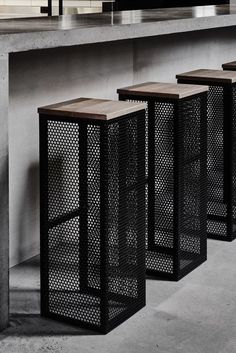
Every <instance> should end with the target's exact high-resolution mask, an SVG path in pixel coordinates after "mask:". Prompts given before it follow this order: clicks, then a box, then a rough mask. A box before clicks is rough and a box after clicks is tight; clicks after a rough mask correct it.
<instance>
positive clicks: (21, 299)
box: [0, 256, 98, 341]
mask: <svg viewBox="0 0 236 353" xmlns="http://www.w3.org/2000/svg"><path fill="white" fill-rule="evenodd" d="M39 272H40V260H39V256H36V257H34V258H32V259H30V260H27V261H25V262H23V263H21V264H20V265H17V266H15V267H13V268H11V269H10V320H9V327H8V328H7V329H5V330H4V331H3V332H1V333H0V341H1V340H3V339H4V338H6V337H8V336H16V337H17V336H27V337H30V336H41V337H42V336H46V337H48V336H88V335H97V334H98V333H96V332H94V331H90V330H87V329H82V328H80V327H78V326H74V325H71V324H68V323H62V322H59V321H56V320H51V319H47V318H44V317H42V316H41V315H40V285H39V282H40V280H39V277H40V276H39Z"/></svg>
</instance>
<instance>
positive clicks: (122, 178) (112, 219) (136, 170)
mask: <svg viewBox="0 0 236 353" xmlns="http://www.w3.org/2000/svg"><path fill="white" fill-rule="evenodd" d="M144 128H145V122H144V116H143V115H140V116H139V115H137V117H136V118H135V117H133V118H132V119H124V120H121V121H119V122H117V123H113V124H111V125H109V126H108V219H107V224H108V252H109V256H108V305H109V310H108V318H109V320H110V323H111V325H114V324H115V323H116V322H117V321H118V320H120V319H121V318H122V317H123V316H125V315H127V314H128V313H129V312H131V311H132V310H134V309H135V307H138V306H143V303H144V300H145V299H144V298H145V284H144V282H145V280H144V276H145V273H144V269H145V247H144V242H145V238H144V220H145V219H144V211H145V155H144V153H145V145H144V144H145V138H144Z"/></svg>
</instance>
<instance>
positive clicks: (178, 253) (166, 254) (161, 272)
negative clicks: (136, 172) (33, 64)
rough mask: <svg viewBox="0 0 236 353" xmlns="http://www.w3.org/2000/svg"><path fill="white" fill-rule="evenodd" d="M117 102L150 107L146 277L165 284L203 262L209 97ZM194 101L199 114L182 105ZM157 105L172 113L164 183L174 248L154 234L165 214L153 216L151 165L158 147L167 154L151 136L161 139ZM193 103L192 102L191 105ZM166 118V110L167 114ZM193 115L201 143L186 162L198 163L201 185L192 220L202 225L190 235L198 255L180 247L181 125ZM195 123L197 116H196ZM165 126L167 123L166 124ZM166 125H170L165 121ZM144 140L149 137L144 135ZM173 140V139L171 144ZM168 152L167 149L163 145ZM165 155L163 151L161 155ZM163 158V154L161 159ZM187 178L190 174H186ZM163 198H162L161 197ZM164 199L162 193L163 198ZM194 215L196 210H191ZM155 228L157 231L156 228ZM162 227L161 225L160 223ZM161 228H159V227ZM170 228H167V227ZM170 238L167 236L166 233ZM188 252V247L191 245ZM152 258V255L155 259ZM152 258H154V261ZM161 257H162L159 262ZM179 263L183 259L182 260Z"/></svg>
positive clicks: (127, 97)
mask: <svg viewBox="0 0 236 353" xmlns="http://www.w3.org/2000/svg"><path fill="white" fill-rule="evenodd" d="M119 99H120V100H129V101H142V102H147V103H148V109H147V111H146V129H147V130H148V133H146V143H147V145H148V156H147V155H146V159H147V161H148V162H147V163H146V166H147V169H148V170H147V171H146V176H147V175H148V178H147V180H146V183H147V186H148V195H146V197H147V199H146V217H147V218H148V220H147V222H146V273H147V275H150V276H155V277H160V278H167V279H169V280H175V281H177V280H179V279H181V278H182V277H184V276H185V275H187V274H188V273H189V272H191V271H192V270H193V269H195V268H196V267H198V266H199V265H200V264H202V263H203V262H204V261H206V259H207V237H206V224H207V219H206V215H207V197H206V194H207V170H206V165H207V119H206V116H207V115H206V114H207V112H206V107H207V95H206V93H201V94H198V95H195V96H191V97H188V98H184V99H181V100H175V99H164V98H156V97H148V96H137V95H128V94H119ZM195 99H200V104H199V106H198V108H199V109H200V111H198V113H197V112H196V111H195V110H194V109H193V107H191V111H190V110H188V109H186V104H187V105H188V102H192V101H194V100H195ZM155 104H161V105H163V109H164V110H165V107H168V106H171V107H172V108H173V111H172V113H170V114H171V119H170V120H171V121H172V123H171V124H173V125H172V127H170V130H171V129H172V135H171V136H167V135H166V137H165V141H164V142H165V143H167V144H169V147H170V146H171V144H173V145H172V150H173V151H172V152H173V154H172V157H173V165H172V176H173V181H172V182H169V181H166V184H169V186H167V187H170V188H171V187H172V185H170V184H171V183H173V192H172V193H173V215H172V221H173V228H172V237H173V243H172V245H168V246H163V245H162V246H161V245H158V244H156V241H157V240H156V238H155V232H156V233H158V231H159V230H160V231H161V229H158V227H157V225H156V222H157V220H160V222H161V219H162V216H163V219H164V212H163V214H162V215H161V214H156V211H155V198H156V192H155V168H157V167H158V166H157V165H156V161H155V154H157V153H158V152H157V149H159V150H158V151H159V152H160V153H162V152H164V151H165V147H164V146H162V144H161V143H160V145H159V146H157V143H156V141H155V134H158V135H159V136H162V134H164V133H165V132H164V131H161V129H159V130H157V127H156V122H157V121H160V120H161V119H162V115H164V114H163V111H156V112H155ZM190 105H191V103H190ZM165 113H166V114H167V112H165ZM195 113H196V114H199V117H198V119H199V122H198V123H199V130H198V131H197V134H198V143H199V144H200V153H199V155H198V156H194V157H191V158H190V159H189V163H190V165H193V164H194V163H195V162H199V164H200V174H199V176H198V177H197V183H198V184H197V185H196V187H197V186H198V187H199V193H198V194H197V193H196V195H195V196H196V198H197V199H198V200H197V202H198V211H196V210H195V211H196V212H197V214H194V217H195V218H196V220H193V218H194V217H193V218H192V220H191V221H193V222H196V223H197V222H198V223H199V224H200V226H199V229H198V231H197V230H195V231H193V232H192V233H191V231H190V232H189V237H190V238H191V237H192V239H193V241H194V238H195V239H197V240H198V241H199V252H198V253H197V254H195V253H194V251H195V250H193V249H190V251H189V253H188V251H184V250H183V249H182V247H183V246H182V245H181V242H183V239H182V238H181V234H182V233H183V227H184V223H185V222H187V219H184V217H183V213H184V211H186V209H185V210H184V207H186V205H184V202H185V201H186V200H185V198H187V197H188V195H187V191H186V185H185V184H186V180H185V179H184V173H185V169H186V168H187V163H188V161H187V160H185V159H186V158H187V157H186V156H185V151H184V148H185V147H184V145H185V142H184V141H185V139H186V135H187V132H186V131H187V128H186V127H185V122H186V119H188V117H190V116H191V114H192V116H193V118H194V117H195ZM196 119H197V117H196ZM165 124H166V123H165ZM167 124H168V123H167ZM147 136H148V137H147ZM171 140H172V141H171ZM167 150H168V147H167ZM163 154H164V153H163ZM161 158H163V160H164V159H165V156H163V157H161ZM159 170H160V173H161V167H160V166H159ZM189 177H190V178H191V175H190V176H189ZM163 195H164V194H163ZM164 198H165V195H164ZM161 206H163V209H164V208H165V207H168V201H166V200H163V204H162V205H161ZM195 211H194V212H195ZM155 227H156V229H155ZM163 227H164V225H163ZM159 228H160V227H159ZM167 228H168V225H166V229H167ZM167 237H168V235H167ZM190 248H191V245H190ZM153 254H155V255H153ZM149 255H153V256H154V259H153V263H154V265H155V266H154V267H155V269H154V268H150V266H151V265H150V264H149V261H148V258H149ZM155 256H156V257H155ZM162 257H163V258H162ZM182 257H183V258H187V259H188V260H190V261H189V264H188V265H186V266H182V265H181V258H182ZM167 260H168V261H169V262H171V263H172V265H171V268H170V265H168V266H167V267H168V268H165V267H166V265H165V263H166V262H167ZM182 262H183V261H182Z"/></svg>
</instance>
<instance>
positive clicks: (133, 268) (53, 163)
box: [40, 113, 145, 332]
mask: <svg viewBox="0 0 236 353" xmlns="http://www.w3.org/2000/svg"><path fill="white" fill-rule="evenodd" d="M42 120H43V119H41V121H42ZM44 121H46V119H45V120H44ZM104 124H106V123H104ZM144 124H145V122H144V116H143V114H141V113H140V114H136V115H135V114H131V115H130V116H127V117H126V118H124V119H123V118H122V119H118V120H116V122H114V123H108V124H107V125H106V129H105V128H104V125H103V124H99V123H98V124H92V123H84V122H82V123H74V122H73V123H71V122H64V121H56V120H48V121H46V126H45V129H44V130H43V129H41V131H42V132H41V138H40V140H41V146H43V145H45V147H41V162H42V163H41V165H42V168H43V171H41V265H42V269H41V283H42V313H43V314H44V315H46V316H50V317H55V318H59V319H61V320H72V321H74V322H78V323H80V324H82V325H83V324H84V325H85V326H91V327H94V328H95V327H97V328H98V329H101V330H102V331H104V332H105V331H106V330H107V329H108V327H109V329H111V328H112V327H113V326H116V325H117V324H119V323H120V322H122V321H123V320H124V319H125V318H127V317H129V316H131V315H132V314H133V313H134V312H135V311H137V310H138V309H140V308H141V307H143V306H144V304H145V272H144V269H145V246H144V209H145V146H144V143H145V138H144V126H145V125H144ZM101 129H105V130H101ZM101 131H105V135H104V134H103V135H102V132H101ZM102 139H103V140H102ZM101 144H102V145H101ZM104 145H106V150H105V151H104V150H103V151H102V150H101V148H102V147H101V146H103V147H104ZM104 152H105V153H104ZM45 161H47V162H46V163H45ZM104 165H105V168H104ZM102 166H103V167H102ZM105 171H106V172H105ZM104 172H105V174H104ZM102 190H103V191H102ZM104 190H105V194H104ZM102 192H103V194H102V195H103V198H102V197H101V193H102ZM104 195H106V198H105V199H104ZM102 214H103V215H104V214H105V215H106V218H102ZM104 219H105V223H104ZM104 237H105V238H104ZM106 257H107V258H106ZM104 258H105V262H104ZM104 263H105V267H104ZM106 283H107V284H108V286H107V287H106ZM106 312H107V313H108V315H107V316H106ZM108 320H109V321H110V323H108Z"/></svg>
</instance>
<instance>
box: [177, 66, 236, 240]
mask: <svg viewBox="0 0 236 353" xmlns="http://www.w3.org/2000/svg"><path fill="white" fill-rule="evenodd" d="M176 77H177V79H178V82H180V83H193V84H200V85H208V86H210V87H209V93H208V167H207V169H208V211H207V213H208V217H207V218H208V221H207V231H208V237H209V238H213V239H218V240H225V241H232V240H233V239H235V237H236V207H235V206H236V190H235V187H236V163H235V158H236V140H235V137H234V134H235V131H236V130H235V129H236V115H235V112H236V100H235V98H236V72H233V71H222V70H203V69H201V70H195V71H191V72H187V73H183V74H180V75H177V76H176Z"/></svg>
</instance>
